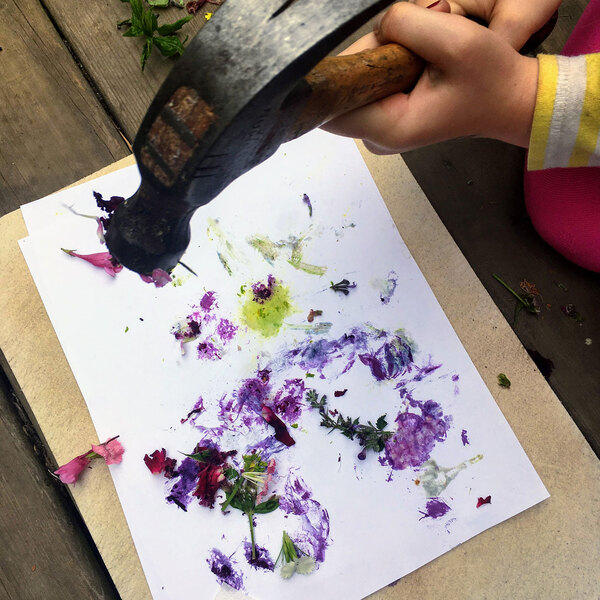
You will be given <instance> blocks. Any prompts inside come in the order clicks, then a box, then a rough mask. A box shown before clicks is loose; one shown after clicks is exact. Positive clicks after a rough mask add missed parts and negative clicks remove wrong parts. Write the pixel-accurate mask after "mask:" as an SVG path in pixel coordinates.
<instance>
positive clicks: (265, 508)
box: [254, 496, 279, 515]
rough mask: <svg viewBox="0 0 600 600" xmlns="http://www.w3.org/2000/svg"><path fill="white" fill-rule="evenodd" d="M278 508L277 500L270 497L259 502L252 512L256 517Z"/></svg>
mask: <svg viewBox="0 0 600 600" xmlns="http://www.w3.org/2000/svg"><path fill="white" fill-rule="evenodd" d="M278 508H279V498H278V497H277V496H271V497H270V498H269V499H268V500H265V501H264V502H261V503H260V504H259V505H258V506H256V508H255V509H254V512H255V513H256V514H257V515H266V514H268V513H270V512H273V511H274V510H276V509H278Z"/></svg>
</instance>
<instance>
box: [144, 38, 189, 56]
mask: <svg viewBox="0 0 600 600" xmlns="http://www.w3.org/2000/svg"><path fill="white" fill-rule="evenodd" d="M152 41H153V42H154V45H155V46H156V47H157V48H158V49H159V50H160V51H161V53H162V54H163V56H175V55H177V54H183V51H184V47H183V44H182V43H181V40H180V39H179V38H178V37H177V36H174V35H169V36H166V37H159V36H156V37H153V38H152Z"/></svg>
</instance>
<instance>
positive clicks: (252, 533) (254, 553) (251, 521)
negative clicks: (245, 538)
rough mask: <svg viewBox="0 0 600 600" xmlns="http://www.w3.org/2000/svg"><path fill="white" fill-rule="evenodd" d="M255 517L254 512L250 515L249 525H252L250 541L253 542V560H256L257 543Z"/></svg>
mask: <svg viewBox="0 0 600 600" xmlns="http://www.w3.org/2000/svg"><path fill="white" fill-rule="evenodd" d="M252 517H254V513H253V512H249V513H248V523H250V540H251V541H252V560H256V543H255V542H254V521H253V520H252Z"/></svg>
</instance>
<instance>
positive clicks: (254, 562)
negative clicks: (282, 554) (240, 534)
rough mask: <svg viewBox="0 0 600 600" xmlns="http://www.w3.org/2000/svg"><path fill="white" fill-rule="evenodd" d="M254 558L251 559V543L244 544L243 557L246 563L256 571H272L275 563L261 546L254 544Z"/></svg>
mask: <svg viewBox="0 0 600 600" xmlns="http://www.w3.org/2000/svg"><path fill="white" fill-rule="evenodd" d="M255 550H256V558H252V543H251V542H248V541H245V542H244V556H245V557H246V560H247V561H248V564H249V565H251V566H252V567H254V568H255V569H256V570H258V569H262V570H263V571H274V570H275V563H274V562H273V559H272V558H271V555H270V554H269V551H268V550H267V549H266V548H263V547H262V546H259V545H258V544H256V546H255Z"/></svg>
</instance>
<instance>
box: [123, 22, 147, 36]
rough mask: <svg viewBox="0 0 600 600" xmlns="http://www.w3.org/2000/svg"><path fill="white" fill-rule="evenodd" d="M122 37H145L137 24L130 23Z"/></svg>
mask: <svg viewBox="0 0 600 600" xmlns="http://www.w3.org/2000/svg"><path fill="white" fill-rule="evenodd" d="M123 37H145V34H144V32H143V31H142V29H141V28H140V27H138V26H137V25H132V26H131V27H130V28H129V29H128V30H127V31H126V32H125V33H124V34H123Z"/></svg>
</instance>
